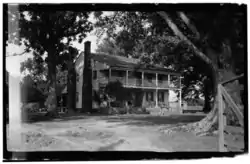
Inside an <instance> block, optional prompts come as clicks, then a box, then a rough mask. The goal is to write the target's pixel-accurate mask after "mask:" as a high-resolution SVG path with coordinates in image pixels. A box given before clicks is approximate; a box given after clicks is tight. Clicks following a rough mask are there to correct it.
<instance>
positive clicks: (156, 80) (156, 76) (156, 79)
mask: <svg viewBox="0 0 250 164" xmlns="http://www.w3.org/2000/svg"><path fill="white" fill-rule="evenodd" d="M155 83H156V87H158V73H156V74H155Z"/></svg>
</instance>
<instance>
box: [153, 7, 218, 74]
mask: <svg viewBox="0 0 250 164" xmlns="http://www.w3.org/2000/svg"><path fill="white" fill-rule="evenodd" d="M157 13H158V14H159V15H160V16H161V17H162V18H163V19H164V20H165V21H166V23H167V24H168V26H169V27H170V28H171V29H172V31H173V32H174V34H175V35H176V36H178V37H179V38H180V39H181V40H183V41H185V43H186V44H187V45H188V46H190V47H191V48H192V49H193V50H194V52H195V53H194V54H195V55H196V56H197V57H199V58H200V59H201V60H203V61H205V62H206V63H207V64H209V65H210V66H211V67H212V69H214V70H216V68H215V67H214V64H213V62H212V61H211V60H210V59H209V58H208V57H207V56H206V55H205V54H204V53H203V52H201V51H200V50H199V49H198V48H197V47H196V46H195V45H194V44H193V43H192V42H191V41H190V40H189V39H188V38H187V37H186V36H185V35H183V33H182V32H181V31H180V30H179V29H178V27H177V26H176V25H175V24H174V22H173V21H172V20H171V19H170V17H169V16H168V14H167V13H166V12H164V11H159V12H157Z"/></svg>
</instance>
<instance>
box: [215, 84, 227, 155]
mask: <svg viewBox="0 0 250 164" xmlns="http://www.w3.org/2000/svg"><path fill="white" fill-rule="evenodd" d="M217 101H218V124H219V125H218V126H219V128H218V134H219V144H218V145H219V152H225V151H226V149H225V138H224V126H225V124H224V116H223V115H224V109H223V98H222V93H221V84H219V85H218V94H217Z"/></svg>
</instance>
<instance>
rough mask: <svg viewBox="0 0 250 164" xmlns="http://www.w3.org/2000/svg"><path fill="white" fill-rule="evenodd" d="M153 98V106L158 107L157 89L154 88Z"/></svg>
mask: <svg viewBox="0 0 250 164" xmlns="http://www.w3.org/2000/svg"><path fill="white" fill-rule="evenodd" d="M154 97H155V98H154V99H155V108H158V89H156V90H155V94H154Z"/></svg>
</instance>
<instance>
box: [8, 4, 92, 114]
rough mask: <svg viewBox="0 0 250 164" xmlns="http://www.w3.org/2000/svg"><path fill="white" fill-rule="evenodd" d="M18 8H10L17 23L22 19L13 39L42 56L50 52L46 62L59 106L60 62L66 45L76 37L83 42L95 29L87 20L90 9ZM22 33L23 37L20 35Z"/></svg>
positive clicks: (10, 35) (51, 87)
mask: <svg viewBox="0 0 250 164" xmlns="http://www.w3.org/2000/svg"><path fill="white" fill-rule="evenodd" d="M18 9H19V10H17V11H15V10H11V9H10V10H9V17H10V18H11V19H10V20H14V21H11V22H13V23H18V24H19V27H20V28H18V29H13V30H14V31H12V32H11V33H8V36H9V42H12V43H18V44H21V43H23V44H24V45H25V46H26V47H27V51H28V50H30V49H32V50H33V51H35V52H36V53H37V54H39V55H40V56H43V55H45V54H47V57H46V59H45V62H46V63H47V65H48V83H49V86H50V94H51V101H50V108H51V111H53V112H54V111H55V109H56V104H57V103H56V102H57V100H56V65H57V63H58V62H59V61H60V59H61V57H62V55H63V54H64V53H61V52H62V51H64V50H65V45H66V47H67V45H69V44H70V43H71V42H72V41H78V42H80V43H81V42H82V40H83V39H84V38H85V37H86V33H88V32H90V31H91V30H92V25H91V23H90V22H89V21H88V20H87V18H88V16H89V12H73V11H52V10H47V11H44V10H43V9H42V8H41V5H38V4H28V5H19V6H18ZM16 34H19V37H16V36H18V35H16Z"/></svg>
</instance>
